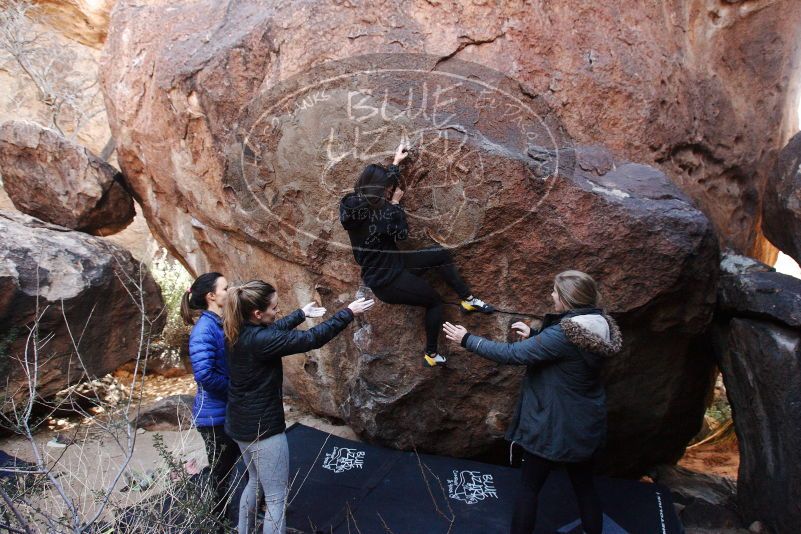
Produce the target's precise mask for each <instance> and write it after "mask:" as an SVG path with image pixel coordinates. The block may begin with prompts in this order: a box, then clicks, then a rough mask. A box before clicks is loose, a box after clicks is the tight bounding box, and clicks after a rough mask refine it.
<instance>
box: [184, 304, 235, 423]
mask: <svg viewBox="0 0 801 534" xmlns="http://www.w3.org/2000/svg"><path fill="white" fill-rule="evenodd" d="M189 360H190V361H191V362H192V372H193V373H194V375H195V382H197V395H195V404H194V406H193V407H192V415H193V416H194V420H195V426H198V427H202V426H217V425H222V424H224V423H225V405H226V403H227V402H228V362H227V360H226V349H225V335H224V334H223V328H222V319H221V318H220V316H219V315H217V314H216V313H214V312H210V311H208V310H206V311H204V312H203V313H202V314H201V315H200V317H199V318H198V320H197V323H195V326H193V327H192V332H191V333H190V334H189Z"/></svg>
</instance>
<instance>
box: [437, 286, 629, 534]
mask: <svg viewBox="0 0 801 534" xmlns="http://www.w3.org/2000/svg"><path fill="white" fill-rule="evenodd" d="M551 298H552V299H553V304H554V311H555V313H552V314H547V315H546V316H545V317H544V319H543V322H542V327H541V329H540V330H539V332H537V333H535V334H533V335H532V332H531V328H530V327H529V326H528V325H526V324H524V323H522V322H517V323H515V324H513V325H512V328H513V329H514V330H515V331H516V333H517V334H518V335H519V336H520V337H521V338H523V340H522V341H518V342H516V343H499V342H497V341H490V340H489V339H485V338H483V337H479V336H477V335H475V334H470V333H468V332H467V330H466V329H465V328H464V327H462V326H459V325H453V324H451V323H445V325H444V326H443V330H444V331H445V335H446V337H447V338H448V339H449V340H451V341H455V342H457V343H460V344H461V345H462V347H464V348H466V349H467V350H469V351H470V352H475V353H476V354H478V355H479V356H483V357H484V358H487V359H490V360H493V361H496V362H499V363H508V364H513V365H525V366H527V369H526V374H525V378H524V381H523V387H522V389H521V395H520V399H519V400H518V404H517V410H516V413H515V415H514V417H512V421H511V423H510V426H509V430H508V432H507V434H506V439H508V440H509V441H511V442H512V445H511V448H512V449H513V448H514V446H515V445H518V446H520V447H521V448H522V449H523V465H522V488H521V491H520V494H519V495H518V497H517V500H516V503H515V510H514V515H513V517H512V527H511V532H512V533H513V534H524V533H525V534H531V533H532V532H534V527H535V525H536V521H537V502H538V497H539V492H540V490H541V489H542V486H543V485H544V484H545V481H546V479H547V478H548V474H549V473H550V471H551V470H552V469H554V468H557V467H564V468H566V469H567V473H568V475H569V477H570V482H571V484H572V485H573V490H574V491H575V493H576V497H577V499H578V507H579V512H580V515H581V522H582V526H583V528H584V531H585V532H586V533H587V534H601V530H602V525H603V513H602V509H601V502H600V499H599V498H598V493H597V492H596V490H595V486H594V483H593V467H594V462H593V458H594V457H595V455H596V453H597V452H598V451H599V450H600V449H601V447H602V446H603V444H604V441H605V439H606V394H605V392H604V387H603V384H602V383H601V369H602V367H603V364H604V361H605V359H606V358H608V357H610V356H612V355H614V354H616V353H617V352H619V351H620V349H621V347H622V342H623V340H622V337H621V335H620V329H619V328H618V326H617V324H616V323H615V321H614V319H612V318H611V317H610V316H608V315H607V314H606V313H604V312H603V310H601V309H600V308H599V307H598V306H599V302H600V294H599V292H598V286H597V284H596V283H595V280H593V279H592V277H591V276H590V275H588V274H586V273H583V272H581V271H564V272H562V273H559V274H558V275H556V278H555V280H554V285H553V292H552V293H551Z"/></svg>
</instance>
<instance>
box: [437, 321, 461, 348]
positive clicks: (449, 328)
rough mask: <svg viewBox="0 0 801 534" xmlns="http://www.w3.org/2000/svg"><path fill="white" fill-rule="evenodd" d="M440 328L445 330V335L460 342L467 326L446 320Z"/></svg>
mask: <svg viewBox="0 0 801 534" xmlns="http://www.w3.org/2000/svg"><path fill="white" fill-rule="evenodd" d="M442 330H443V331H444V332H445V337H447V338H448V339H450V340H451V341H455V342H456V343H461V342H462V338H463V337H464V335H465V334H466V333H467V328H465V327H464V326H462V325H459V324H451V323H448V322H446V323H445V324H443V325H442Z"/></svg>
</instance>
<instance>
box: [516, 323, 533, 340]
mask: <svg viewBox="0 0 801 534" xmlns="http://www.w3.org/2000/svg"><path fill="white" fill-rule="evenodd" d="M512 330H514V331H515V334H517V335H518V336H519V337H520V338H521V339H526V338H527V337H530V336H531V327H530V326H529V325H527V324H526V323H524V322H523V321H517V322H516V323H515V324H513V325H512Z"/></svg>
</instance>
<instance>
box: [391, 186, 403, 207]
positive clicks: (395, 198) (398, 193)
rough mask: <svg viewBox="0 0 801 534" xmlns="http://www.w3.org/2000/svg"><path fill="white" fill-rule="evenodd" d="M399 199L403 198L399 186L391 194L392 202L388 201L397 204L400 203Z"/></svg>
mask: <svg viewBox="0 0 801 534" xmlns="http://www.w3.org/2000/svg"><path fill="white" fill-rule="evenodd" d="M401 198H403V189H401V188H400V186H398V187H396V188H395V190H394V191H393V192H392V200H390V202H391V203H393V204H397V203H399V202H400V200H401Z"/></svg>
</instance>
